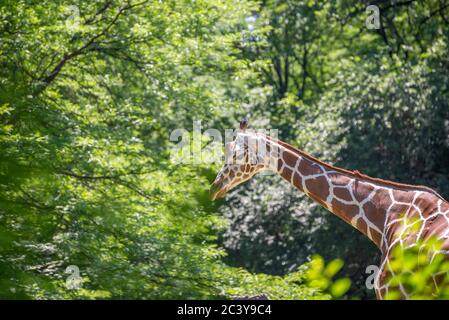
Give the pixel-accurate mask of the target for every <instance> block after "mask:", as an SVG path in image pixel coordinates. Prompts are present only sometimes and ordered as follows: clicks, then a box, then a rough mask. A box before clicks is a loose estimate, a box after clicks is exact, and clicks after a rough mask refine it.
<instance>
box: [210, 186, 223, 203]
mask: <svg viewBox="0 0 449 320" xmlns="http://www.w3.org/2000/svg"><path fill="white" fill-rule="evenodd" d="M224 195H225V191H224V190H223V189H222V185H221V183H213V184H212V186H211V187H210V190H209V199H210V200H212V201H214V200H215V199H220V198H223V197H224Z"/></svg>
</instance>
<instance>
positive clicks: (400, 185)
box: [265, 135, 446, 201]
mask: <svg viewBox="0 0 449 320" xmlns="http://www.w3.org/2000/svg"><path fill="white" fill-rule="evenodd" d="M265 137H266V138H267V139H268V140H270V141H272V142H275V143H277V144H279V145H281V146H283V147H285V148H286V149H288V150H290V151H291V152H293V153H295V154H299V155H301V156H303V157H304V158H306V159H309V160H311V161H313V162H316V163H319V164H320V165H322V166H324V167H327V168H328V169H331V170H335V171H337V172H340V173H343V174H346V175H349V176H351V177H359V178H363V179H365V180H367V181H371V182H375V183H379V184H383V185H387V186H392V187H397V188H401V189H406V190H419V191H427V192H430V193H432V194H434V195H435V196H437V197H438V198H440V199H442V200H444V201H446V200H445V199H444V198H443V197H442V196H441V195H440V194H439V193H438V192H436V191H435V190H433V189H432V188H429V187H426V186H422V185H413V184H406V183H399V182H394V181H391V180H384V179H381V178H373V177H370V176H367V175H365V174H362V173H360V172H359V171H358V170H354V171H351V170H347V169H343V168H339V167H335V166H333V165H330V164H328V163H326V162H323V161H321V160H319V159H317V158H315V157H313V156H311V155H310V154H308V153H306V152H304V151H302V150H300V149H298V148H296V147H294V146H292V145H290V144H288V143H286V142H283V141H281V140H275V139H273V138H271V137H270V136H268V135H265Z"/></svg>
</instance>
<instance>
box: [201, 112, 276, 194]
mask: <svg viewBox="0 0 449 320" xmlns="http://www.w3.org/2000/svg"><path fill="white" fill-rule="evenodd" d="M247 126H248V121H247V120H246V119H244V120H242V121H241V122H240V131H239V132H238V133H237V135H236V137H235V140H234V141H232V142H229V143H228V144H226V148H225V164H224V165H223V167H222V168H221V170H220V171H219V172H218V174H217V177H216V178H215V181H214V182H213V184H212V186H211V189H210V198H211V200H215V199H217V198H223V197H224V195H225V194H226V192H228V191H229V190H231V189H232V188H234V187H236V186H238V185H239V184H241V183H243V182H245V181H247V180H249V179H250V178H252V177H253V176H254V175H255V174H256V173H258V172H261V171H264V170H269V169H270V168H271V166H270V165H271V161H270V159H271V157H270V147H269V144H268V143H267V141H268V140H267V139H266V137H265V135H262V134H260V133H249V132H246V128H247Z"/></svg>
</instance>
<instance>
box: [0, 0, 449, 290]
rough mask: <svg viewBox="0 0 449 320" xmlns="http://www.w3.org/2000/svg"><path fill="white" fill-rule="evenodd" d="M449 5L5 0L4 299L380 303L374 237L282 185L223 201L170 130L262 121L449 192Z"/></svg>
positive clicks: (328, 154) (332, 157) (259, 184)
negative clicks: (174, 152)
mask: <svg viewBox="0 0 449 320" xmlns="http://www.w3.org/2000/svg"><path fill="white" fill-rule="evenodd" d="M446 2H447V1H441V0H438V1H437V0H435V1H433V0H432V1H404V2H398V3H397V4H396V2H395V1H392V2H390V1H374V4H377V5H378V6H379V7H380V11H381V16H380V18H381V28H380V29H376V30H368V29H367V28H366V26H365V20H366V16H367V14H366V12H365V8H366V6H367V5H368V2H366V1H329V2H324V1H287V0H282V1H281V0H279V1H274V0H272V1H268V0H267V1H253V0H229V1H218V0H197V1H189V0H168V1H156V0H154V1H153V0H146V1H145V0H128V1H124V0H102V1H74V2H73V1H63V0H57V1H48V0H40V1H25V0H19V1H13V0H4V1H1V2H0V65H1V68H0V119H1V121H0V298H14V299H17V298H28V299H40V298H43V299H48V298H126V299H129V298H152V299H154V298H217V297H226V298H231V297H235V296H246V295H257V294H261V293H265V294H267V295H268V296H269V297H270V298H284V299H289V298H290V299H309V298H314V299H322V298H331V297H333V298H339V297H341V296H342V295H343V294H344V293H345V292H346V290H347V289H348V287H349V283H350V281H349V279H347V278H346V277H349V278H351V280H352V283H353V285H352V289H351V291H349V295H348V296H354V295H355V296H357V297H360V298H366V297H370V298H371V297H373V294H372V292H371V291H367V290H365V286H364V281H365V278H366V274H365V268H366V266H367V265H369V264H374V263H376V262H377V255H378V253H377V250H376V248H375V247H374V245H372V244H371V243H370V242H369V240H368V239H365V238H363V237H362V235H361V234H359V233H358V232H357V231H356V230H353V229H351V227H350V226H348V225H346V224H344V222H342V221H340V220H338V219H337V218H335V217H333V216H332V215H330V214H329V213H327V212H325V211H324V210H323V209H321V208H318V207H317V206H315V205H314V204H312V203H311V202H310V200H308V199H306V198H305V197H304V196H303V195H301V194H299V193H298V192H297V191H296V190H293V189H292V188H291V187H290V186H289V185H287V184H286V183H284V182H282V181H280V179H278V178H277V177H275V176H263V177H257V178H256V179H255V180H254V181H252V182H250V183H248V184H245V185H243V186H241V187H239V188H238V189H236V190H235V191H234V192H232V193H231V194H230V195H229V196H228V198H227V199H226V200H225V201H222V202H218V203H212V202H210V201H209V200H208V188H209V184H210V182H211V180H212V179H213V177H214V174H215V170H216V169H217V168H218V166H217V165H211V164H210V163H201V162H198V163H183V164H179V163H174V162H173V161H170V151H171V148H172V146H173V141H170V135H171V133H172V132H173V130H174V129H177V128H185V129H186V130H188V131H192V125H193V121H201V124H202V125H203V128H204V129H207V128H217V129H220V130H222V129H225V128H234V127H235V126H236V123H237V119H239V118H240V117H241V116H243V115H246V116H247V115H250V116H251V118H250V119H251V123H252V125H253V126H254V127H264V128H277V129H280V137H281V138H283V139H284V140H286V141H288V142H290V143H292V144H295V145H297V146H299V147H301V148H303V149H304V150H305V151H307V152H310V153H312V154H314V155H316V156H318V157H320V158H322V159H323V160H327V161H330V162H332V163H335V164H337V165H340V166H343V167H346V168H349V169H359V170H361V171H362V172H364V173H367V174H370V175H373V176H378V177H382V178H386V179H393V180H398V181H402V182H409V183H419V184H425V185H428V186H431V187H434V188H435V189H437V190H438V191H439V192H440V193H441V194H443V196H445V197H448V196H449V189H448V188H449V183H448V182H449V171H448V170H449V140H448V135H449V106H448V101H449V99H448V98H449V97H448V87H447V86H448V83H449V82H448V80H449V79H448V74H447V69H448V67H449V60H448V55H447V52H448V48H447V45H448V39H447V36H448V27H449V23H448V19H449V11H448V10H449V4H447V3H446ZM203 142H204V144H206V143H207V139H206V138H205V139H203ZM316 253H317V254H320V255H322V256H323V257H324V260H325V261H331V262H330V263H329V265H327V266H326V264H325V263H324V261H323V259H322V258H314V259H312V260H310V257H311V256H312V255H313V254H316ZM337 258H342V259H343V260H344V261H345V263H346V264H345V266H344V267H343V264H342V263H341V261H340V260H333V259H337ZM309 261H310V262H309ZM341 268H343V269H342V270H343V271H342V273H338V274H337V272H338V271H339V270H340V269H341ZM73 270H75V272H77V270H79V272H80V279H79V283H77V285H76V286H75V288H71V287H70V286H67V284H68V282H67V280H68V279H69V278H70V276H73V272H74V271H73ZM334 276H337V277H338V278H341V279H339V280H336V281H334V282H333V280H331V279H332V278H333V277H334Z"/></svg>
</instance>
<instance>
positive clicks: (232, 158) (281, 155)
mask: <svg viewBox="0 0 449 320" xmlns="http://www.w3.org/2000/svg"><path fill="white" fill-rule="evenodd" d="M247 125H248V121H247V120H244V121H242V122H241V123H240V129H241V130H240V132H238V133H237V135H236V138H235V140H234V141H232V142H230V143H228V144H227V145H226V148H225V150H226V151H225V160H226V161H225V164H224V166H223V167H222V168H221V170H220V171H219V172H218V174H217V177H216V179H215V181H214V182H213V184H212V186H211V190H210V197H211V199H212V200H215V199H217V198H222V197H224V196H225V194H226V193H227V192H228V191H229V190H231V189H232V188H234V187H236V186H238V185H239V184H241V183H243V182H245V181H247V180H249V179H251V178H252V177H253V176H254V175H256V174H257V173H259V172H261V171H265V170H272V171H274V172H276V173H277V174H279V175H280V176H281V177H282V178H284V179H285V180H287V181H288V182H289V183H291V184H292V185H293V186H295V187H296V188H298V189H299V190H300V191H302V192H304V193H305V194H306V195H307V196H309V197H310V198H311V199H312V200H313V201H315V202H317V203H318V204H320V205H321V206H323V207H325V208H326V209H328V210H329V211H330V212H332V213H333V214H335V215H336V216H338V217H339V218H341V219H343V220H344V221H346V222H347V223H348V224H350V225H352V226H353V227H355V228H356V229H357V230H359V231H360V232H362V233H363V234H364V235H366V236H367V237H368V238H369V239H370V240H371V241H373V242H374V244H375V245H376V246H377V247H378V248H379V250H380V251H381V253H382V258H381V261H380V270H379V273H378V276H377V277H376V280H375V290H376V295H377V297H378V298H379V299H381V298H382V297H384V296H385V294H387V293H388V290H389V283H388V278H389V276H391V274H392V273H393V271H392V269H391V268H390V265H389V258H390V255H391V252H392V250H393V248H395V247H396V246H404V247H407V246H413V245H416V244H417V243H420V242H423V241H424V242H425V241H426V240H427V239H430V238H431V237H432V238H437V239H439V240H440V241H441V243H442V248H441V252H443V253H444V254H445V255H447V256H448V258H449V203H448V202H447V201H446V200H445V199H443V198H442V197H441V196H440V195H439V194H438V193H437V192H435V191H434V190H432V189H430V188H428V187H424V186H415V185H408V184H401V183H396V182H392V181H387V180H382V179H377V178H372V177H369V176H366V175H364V174H361V173H360V172H359V171H357V170H356V171H349V170H345V169H342V168H338V167H334V166H332V165H330V164H327V163H325V162H322V161H320V160H318V159H316V158H314V157H312V156H311V155H309V154H307V153H305V152H304V151H301V150H299V149H297V148H295V147H293V146H291V145H289V144H287V143H285V142H282V141H280V140H276V139H273V138H271V137H270V136H267V135H264V134H261V133H257V132H248V131H246V128H247ZM417 223H420V224H419V228H418V230H416V231H414V228H413V226H414V225H416V224H417ZM399 289H400V291H401V293H402V295H403V296H404V297H405V298H408V297H409V293H408V292H406V290H405V289H404V288H403V287H402V286H401V285H399Z"/></svg>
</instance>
